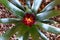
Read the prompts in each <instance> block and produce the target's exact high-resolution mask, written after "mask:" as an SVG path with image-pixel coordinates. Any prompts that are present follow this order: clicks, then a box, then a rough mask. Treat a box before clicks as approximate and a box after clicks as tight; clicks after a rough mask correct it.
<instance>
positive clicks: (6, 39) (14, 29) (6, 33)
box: [2, 24, 20, 40]
mask: <svg viewBox="0 0 60 40" xmlns="http://www.w3.org/2000/svg"><path fill="white" fill-rule="evenodd" d="M19 29H20V27H19V26H18V25H17V24H16V26H14V27H12V28H11V29H9V30H7V31H6V32H5V33H4V34H3V35H2V37H3V38H5V40H9V38H10V37H11V36H13V35H14V34H15V33H16V32H17V31H19Z"/></svg>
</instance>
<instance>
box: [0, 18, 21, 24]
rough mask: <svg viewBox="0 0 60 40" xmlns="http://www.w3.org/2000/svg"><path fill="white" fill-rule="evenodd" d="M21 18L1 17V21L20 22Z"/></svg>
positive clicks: (5, 22) (6, 22)
mask: <svg viewBox="0 0 60 40" xmlns="http://www.w3.org/2000/svg"><path fill="white" fill-rule="evenodd" d="M20 20H21V19H19V18H0V23H4V24H8V23H9V24H10V23H16V22H19V21H20Z"/></svg>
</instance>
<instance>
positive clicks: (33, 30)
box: [29, 26, 40, 40]
mask: <svg viewBox="0 0 60 40" xmlns="http://www.w3.org/2000/svg"><path fill="white" fill-rule="evenodd" d="M29 32H30V34H31V36H32V40H39V37H40V35H39V33H38V31H37V29H36V27H35V26H32V28H31V29H30V31H29Z"/></svg>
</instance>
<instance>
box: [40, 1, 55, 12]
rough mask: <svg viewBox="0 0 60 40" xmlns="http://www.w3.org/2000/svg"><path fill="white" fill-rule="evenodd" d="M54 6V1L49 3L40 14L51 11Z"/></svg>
mask: <svg viewBox="0 0 60 40" xmlns="http://www.w3.org/2000/svg"><path fill="white" fill-rule="evenodd" d="M54 5H55V1H53V2H51V3H49V4H48V5H47V6H46V7H45V8H44V9H43V10H42V11H41V12H44V11H49V10H51V9H52V8H54Z"/></svg>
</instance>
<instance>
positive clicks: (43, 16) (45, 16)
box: [37, 10, 60, 20]
mask: <svg viewBox="0 0 60 40" xmlns="http://www.w3.org/2000/svg"><path fill="white" fill-rule="evenodd" d="M58 15H60V10H51V11H45V12H42V13H39V14H37V19H38V20H44V19H48V18H51V17H54V16H58Z"/></svg>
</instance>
